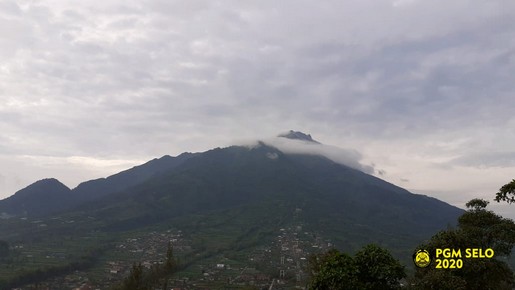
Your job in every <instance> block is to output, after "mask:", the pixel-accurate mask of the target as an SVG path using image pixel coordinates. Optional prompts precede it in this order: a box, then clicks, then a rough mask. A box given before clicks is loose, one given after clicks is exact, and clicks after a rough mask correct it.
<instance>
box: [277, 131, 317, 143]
mask: <svg viewBox="0 0 515 290" xmlns="http://www.w3.org/2000/svg"><path fill="white" fill-rule="evenodd" d="M278 137H283V138H287V139H292V140H302V141H308V142H311V143H316V144H320V142H318V141H315V140H313V138H312V137H311V135H310V134H304V133H302V132H299V131H293V130H290V131H289V132H288V133H283V134H279V136H278Z"/></svg>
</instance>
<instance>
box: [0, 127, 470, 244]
mask: <svg viewBox="0 0 515 290" xmlns="http://www.w3.org/2000/svg"><path fill="white" fill-rule="evenodd" d="M280 137H284V138H288V139H293V140H292V141H291V142H297V140H302V141H307V142H313V144H309V146H318V144H319V143H318V142H317V141H315V140H313V138H312V137H311V136H310V135H307V134H304V133H302V132H295V131H290V132H289V133H287V134H283V135H281V136H280ZM57 183H58V182H57V181H56V180H55V179H54V180H48V181H45V182H36V183H35V184H33V185H31V186H29V187H28V188H26V189H24V190H21V191H20V192H18V193H17V194H15V195H14V196H13V197H11V198H8V199H6V200H3V201H0V209H3V210H4V211H6V212H8V213H11V214H13V213H14V214H19V213H25V212H26V213H28V214H29V215H37V214H39V215H42V214H48V213H56V212H58V211H61V212H62V214H66V215H68V216H76V217H80V216H85V215H86V216H88V217H92V218H94V219H95V220H97V221H101V226H100V227H101V228H100V229H95V230H102V231H107V232H112V231H125V230H134V229H139V228H142V227H147V226H152V225H157V224H160V223H163V222H164V221H169V222H170V223H177V224H178V225H179V226H181V227H185V225H187V224H189V223H190V222H191V221H192V220H197V219H198V218H201V219H202V217H208V216H209V219H210V220H218V219H220V216H226V215H232V214H234V215H238V216H239V218H238V220H239V221H246V222H247V223H248V224H245V226H244V228H255V229H256V231H255V233H254V234H256V235H258V234H257V233H261V235H262V236H266V235H267V234H266V233H270V232H273V231H274V230H276V228H277V226H280V225H283V226H284V225H288V224H290V225H291V224H292V223H294V221H295V222H296V223H300V224H302V225H303V227H305V228H307V229H311V230H312V231H316V232H318V233H320V234H321V235H323V236H324V237H327V238H330V239H331V240H332V241H333V242H334V243H335V244H336V245H338V246H340V247H343V248H345V247H346V248H349V249H354V248H356V247H357V246H358V245H362V244H364V243H369V242H380V243H382V244H384V245H385V246H387V247H397V248H399V247H400V248H404V249H407V248H409V247H412V246H415V245H416V244H417V243H419V242H420V241H421V240H424V239H426V238H429V237H430V236H431V235H433V234H434V233H435V232H436V231H438V230H440V229H443V228H445V227H446V226H448V225H449V224H453V223H455V222H456V220H457V217H458V216H459V215H461V214H462V213H463V211H462V210H461V209H459V208H456V207H453V206H451V205H449V204H446V203H444V202H442V201H439V200H437V199H434V198H431V197H427V196H424V195H417V194H413V193H410V192H408V191H407V190H405V189H402V188H400V187H398V186H395V185H393V184H391V183H388V182H386V181H384V180H381V179H379V178H376V177H374V176H372V175H369V174H366V173H364V172H362V171H359V170H357V169H353V168H351V167H348V166H346V165H343V164H339V163H336V162H334V161H332V160H331V159H328V158H326V157H324V156H321V155H313V154H309V155H307V154H286V153H284V152H282V151H280V150H279V149H277V148H275V147H273V146H270V145H267V144H265V143H263V142H259V143H258V144H256V145H255V146H249V147H246V146H231V147H227V148H216V149H212V150H209V151H206V152H203V153H196V154H191V153H185V154H181V155H179V156H177V157H170V156H164V157H162V158H160V159H154V160H152V161H149V162H147V163H145V164H143V165H141V166H137V167H134V168H132V169H129V170H126V171H123V172H120V173H118V174H115V175H113V176H110V177H108V178H105V179H98V180H93V181H88V182H85V183H82V184H80V185H79V186H78V187H77V188H75V189H74V190H72V191H71V192H70V190H69V189H67V188H66V187H64V186H60V187H59V186H56V184H57ZM44 184H53V185H54V186H53V187H52V188H51V189H56V190H55V192H54V191H51V190H49V189H48V187H44V189H45V190H42V188H43V186H42V185H44ZM59 184H60V183H59ZM61 185H62V184H61ZM58 188H61V190H60V191H58V190H57V189H58ZM36 189H38V190H36ZM40 191H44V192H45V194H46V195H52V196H56V198H54V199H52V198H46V200H44V201H42V200H41V199H39V198H40V197H41V198H42V197H44V196H45V195H44V194H39V192H40ZM70 196H71V199H70ZM29 197H30V198H29ZM58 198H62V200H63V201H64V202H59V203H57V202H55V203H53V202H52V201H55V200H56V199H58ZM70 200H71V201H70ZM39 202H42V204H41V205H42V206H41V207H38V206H36V205H38V203H39ZM52 204H53V205H54V206H55V207H52ZM7 209H9V211H7ZM294 212H295V213H301V214H295V215H294V214H292V213H294ZM236 213H237V214H236ZM238 220H230V221H227V224H226V225H222V224H220V225H219V226H220V227H221V229H222V232H224V231H227V229H226V228H224V227H225V226H229V224H231V223H234V222H238ZM179 221H180V222H179ZM199 223H200V224H210V222H209V221H208V220H204V221H202V222H199ZM98 226H99V225H98V224H96V225H95V227H98ZM194 228H196V229H197V230H198V232H202V229H201V228H198V226H195V227H194ZM205 230H208V229H205ZM209 230H212V228H210V229H209ZM258 236H260V235H258ZM260 237H261V236H260ZM256 239H257V238H256Z"/></svg>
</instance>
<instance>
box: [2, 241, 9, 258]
mask: <svg viewBox="0 0 515 290" xmlns="http://www.w3.org/2000/svg"><path fill="white" fill-rule="evenodd" d="M8 255H9V244H8V243H7V242H6V241H1V240H0V258H5V257H7V256H8Z"/></svg>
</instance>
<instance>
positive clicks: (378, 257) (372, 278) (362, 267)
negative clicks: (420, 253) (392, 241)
mask: <svg viewBox="0 0 515 290" xmlns="http://www.w3.org/2000/svg"><path fill="white" fill-rule="evenodd" d="M309 264H310V270H311V274H312V279H311V282H310V285H309V289H320V290H322V289H328V290H329V289H330V290H333V289H334V290H339V289H342V290H343V289H363V290H376V289H377V290H388V289H399V288H400V280H401V279H402V278H404V277H406V273H405V271H404V267H403V266H402V265H401V264H400V263H399V261H397V260H395V259H394V258H393V257H392V256H391V255H390V253H389V252H388V251H387V250H385V249H382V248H380V247H378V246H376V245H367V246H365V247H363V248H362V249H361V250H360V251H359V252H357V253H356V255H355V256H354V258H353V257H351V256H349V255H347V254H345V253H340V252H339V251H338V250H334V249H333V250H330V251H329V252H327V253H324V254H321V255H314V256H311V257H310V261H309Z"/></svg>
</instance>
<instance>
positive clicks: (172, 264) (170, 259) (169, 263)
mask: <svg viewBox="0 0 515 290" xmlns="http://www.w3.org/2000/svg"><path fill="white" fill-rule="evenodd" d="M176 266H177V262H176V261H175V258H174V256H173V246H172V244H171V243H170V242H168V248H167V250H166V270H167V271H168V272H170V273H173V272H174V271H175V268H176Z"/></svg>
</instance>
